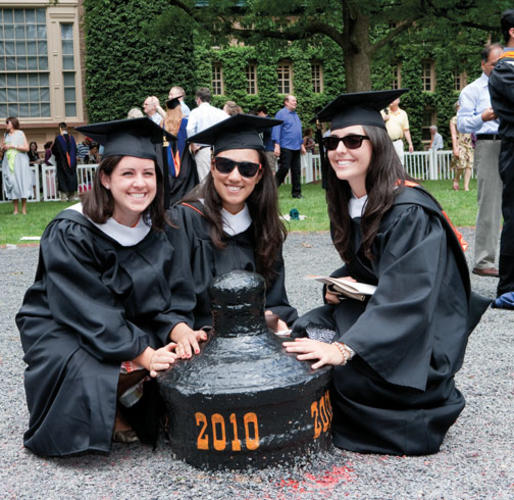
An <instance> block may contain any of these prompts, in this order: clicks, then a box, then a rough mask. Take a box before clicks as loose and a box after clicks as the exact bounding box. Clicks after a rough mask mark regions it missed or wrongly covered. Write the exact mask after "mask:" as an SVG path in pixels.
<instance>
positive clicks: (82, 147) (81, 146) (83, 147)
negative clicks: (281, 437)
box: [77, 137, 91, 164]
mask: <svg viewBox="0 0 514 500" xmlns="http://www.w3.org/2000/svg"><path fill="white" fill-rule="evenodd" d="M90 147H91V139H89V138H88V137H86V138H85V139H84V140H83V141H82V142H79V143H78V144H77V160H78V162H79V163H83V164H87V163H89V149H90Z"/></svg>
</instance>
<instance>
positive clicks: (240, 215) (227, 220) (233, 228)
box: [198, 198, 252, 236]
mask: <svg viewBox="0 0 514 500" xmlns="http://www.w3.org/2000/svg"><path fill="white" fill-rule="evenodd" d="M198 201H199V202H200V203H201V204H202V205H203V204H204V199H203V198H199V199H198ZM221 220H222V222H223V231H225V233H226V234H228V235H229V236H235V235H236V234H240V233H244V232H245V231H246V230H247V229H248V228H249V227H250V226H251V224H252V216H251V215H250V210H248V205H247V204H246V203H245V206H244V207H243V208H242V209H241V211H239V212H237V214H231V213H230V212H229V211H228V210H225V209H224V208H222V209H221Z"/></svg>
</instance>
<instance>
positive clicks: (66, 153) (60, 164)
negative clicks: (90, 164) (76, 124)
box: [52, 134, 78, 193]
mask: <svg viewBox="0 0 514 500" xmlns="http://www.w3.org/2000/svg"><path fill="white" fill-rule="evenodd" d="M52 153H53V154H54V156H55V162H56V164H57V168H56V170H57V184H58V187H59V191H62V192H63V193H74V192H75V191H76V190H77V182H78V181H77V144H76V142H75V138H74V137H73V136H72V135H70V134H62V135H61V134H59V135H58V136H57V137H56V138H55V140H54V143H53V145H52Z"/></svg>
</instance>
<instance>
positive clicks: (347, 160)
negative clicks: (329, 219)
mask: <svg viewBox="0 0 514 500" xmlns="http://www.w3.org/2000/svg"><path fill="white" fill-rule="evenodd" d="M354 134H358V135H364V136H366V135H367V134H366V131H365V130H364V128H363V127H361V126H360V125H352V126H350V127H345V128H340V129H337V130H332V131H331V133H330V135H331V136H333V137H345V136H347V135H354ZM372 154H373V147H372V145H371V142H370V141H368V140H364V141H362V144H361V146H360V147H359V148H357V149H348V148H347V147H346V146H345V145H344V143H343V142H342V141H340V142H339V145H338V146H337V148H336V149H334V150H333V151H328V153H327V156H328V161H329V162H330V166H331V167H332V169H333V170H334V172H335V174H336V176H337V178H338V179H339V180H345V181H348V183H349V184H350V187H351V189H352V191H353V194H354V195H355V196H357V197H358V198H360V197H362V196H364V195H365V194H366V174H367V172H368V167H369V164H370V162H371V157H372Z"/></svg>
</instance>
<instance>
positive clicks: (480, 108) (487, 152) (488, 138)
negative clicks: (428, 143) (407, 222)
mask: <svg viewBox="0 0 514 500" xmlns="http://www.w3.org/2000/svg"><path fill="white" fill-rule="evenodd" d="M501 54H502V47H501V45H498V44H491V45H486V46H485V47H484V48H483V49H482V51H481V54H480V55H481V68H482V74H481V75H480V77H479V78H477V79H476V80H474V81H473V82H471V83H470V84H468V85H466V86H465V87H464V88H463V89H462V91H461V93H460V96H459V111H458V112H457V129H458V130H459V132H462V133H472V134H475V135H476V144H475V156H474V162H475V170H476V172H477V202H478V211H477V220H476V229H475V244H474V246H473V247H474V250H475V255H474V264H473V271H472V272H473V274H476V275H478V276H484V277H486V278H487V277H489V278H496V277H498V268H497V267H496V255H497V253H498V252H497V249H498V238H499V236H500V224H501V192H502V181H501V178H500V174H499V172H498V158H499V156H500V145H501V141H500V137H499V136H498V120H497V117H496V114H495V113H494V111H493V108H492V107H491V96H490V94H489V88H488V83H489V75H490V74H491V72H492V70H493V69H494V66H495V65H496V62H497V61H498V58H499V57H500V55H501Z"/></svg>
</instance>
